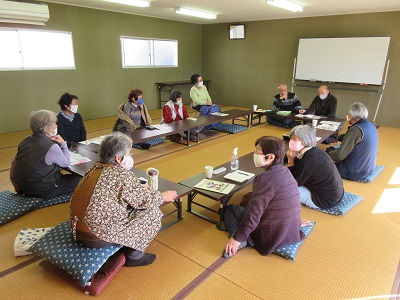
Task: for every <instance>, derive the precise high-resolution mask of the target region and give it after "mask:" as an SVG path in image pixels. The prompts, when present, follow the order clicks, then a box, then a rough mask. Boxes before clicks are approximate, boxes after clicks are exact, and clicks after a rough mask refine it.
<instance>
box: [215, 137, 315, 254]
mask: <svg viewBox="0 0 400 300" xmlns="http://www.w3.org/2000/svg"><path fill="white" fill-rule="evenodd" d="M255 146H256V148H255V150H254V164H255V166H256V167H260V168H263V169H264V170H265V171H264V172H263V173H262V174H260V175H257V176H256V177H255V178H254V182H253V192H252V193H249V194H247V195H245V196H244V198H243V201H242V203H241V206H238V205H233V204H231V205H227V206H226V209H225V213H224V223H225V226H226V228H227V230H228V231H229V233H230V234H231V238H230V239H229V241H228V243H227V245H226V247H225V249H224V251H223V253H222V256H223V257H226V258H227V257H231V256H233V255H235V254H236V252H237V251H238V250H239V249H241V248H243V247H245V246H246V245H250V246H251V247H254V248H255V249H256V250H257V251H258V252H259V253H260V254H261V255H268V254H270V253H271V252H273V251H275V250H276V249H277V248H279V247H281V246H284V245H289V244H293V243H297V242H300V241H301V240H302V239H303V238H304V234H303V233H302V232H301V230H300V226H302V225H303V226H305V225H308V224H310V222H309V221H307V220H303V221H301V220H300V195H299V190H298V188H297V183H296V180H294V178H293V176H292V175H291V174H290V172H289V170H288V169H287V168H285V167H284V166H283V159H284V157H285V142H284V141H283V140H282V139H279V138H277V137H273V136H264V137H261V138H259V139H258V140H257V141H256V143H255ZM243 206H244V207H243Z"/></svg>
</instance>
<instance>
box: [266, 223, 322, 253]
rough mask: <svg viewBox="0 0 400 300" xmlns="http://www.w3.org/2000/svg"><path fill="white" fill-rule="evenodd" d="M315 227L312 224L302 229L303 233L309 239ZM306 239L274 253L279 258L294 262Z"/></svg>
mask: <svg viewBox="0 0 400 300" xmlns="http://www.w3.org/2000/svg"><path fill="white" fill-rule="evenodd" d="M314 226H315V222H312V224H311V225H308V226H304V227H300V230H301V231H303V233H304V234H305V236H306V237H307V236H308V235H309V234H310V232H311V231H312V230H313V229H314ZM306 237H305V238H304V239H303V240H302V241H300V242H298V243H295V244H291V245H287V246H282V247H280V248H278V249H276V250H275V251H274V253H275V254H277V255H279V256H282V257H284V258H287V259H290V260H293V261H294V259H295V258H296V254H297V251H299V248H300V246H301V244H303V242H304V241H305V239H306Z"/></svg>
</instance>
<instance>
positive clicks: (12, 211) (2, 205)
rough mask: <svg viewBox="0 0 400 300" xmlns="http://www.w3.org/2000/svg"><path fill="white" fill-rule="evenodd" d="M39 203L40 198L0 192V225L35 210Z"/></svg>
mask: <svg viewBox="0 0 400 300" xmlns="http://www.w3.org/2000/svg"><path fill="white" fill-rule="evenodd" d="M40 201H42V199H40V198H31V197H25V196H23V195H19V194H16V193H13V192H10V191H2V192H0V225H3V224H5V223H8V222H10V221H11V220H14V219H15V218H17V217H19V216H21V215H23V214H24V213H26V212H28V211H30V210H32V209H35V208H36V205H37V204H38V203H39V202H40Z"/></svg>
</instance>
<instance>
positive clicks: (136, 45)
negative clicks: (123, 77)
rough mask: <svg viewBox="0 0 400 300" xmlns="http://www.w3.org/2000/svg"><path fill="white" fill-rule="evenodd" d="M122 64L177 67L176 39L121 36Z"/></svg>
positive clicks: (126, 65) (127, 65) (129, 65)
mask: <svg viewBox="0 0 400 300" xmlns="http://www.w3.org/2000/svg"><path fill="white" fill-rule="evenodd" d="M121 51H122V66H123V67H124V68H131V67H136V68H138V67H177V66H178V41H176V40H154V39H140V38H128V37H121Z"/></svg>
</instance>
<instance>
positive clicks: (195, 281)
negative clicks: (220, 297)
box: [171, 257, 227, 300]
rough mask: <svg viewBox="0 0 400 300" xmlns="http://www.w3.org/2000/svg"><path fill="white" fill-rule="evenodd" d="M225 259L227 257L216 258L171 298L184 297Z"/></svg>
mask: <svg viewBox="0 0 400 300" xmlns="http://www.w3.org/2000/svg"><path fill="white" fill-rule="evenodd" d="M226 261H227V259H226V258H223V257H220V258H219V259H217V260H216V261H215V262H214V263H213V264H212V265H211V266H209V267H208V268H207V269H205V270H204V271H203V272H202V273H201V274H200V275H199V276H197V277H196V278H195V279H193V280H192V281H191V282H190V283H189V284H188V285H187V286H185V287H184V288H183V289H182V290H181V291H180V292H179V293H178V294H176V295H175V296H174V297H172V298H171V300H181V299H184V298H185V297H186V296H187V295H189V294H190V293H191V292H192V291H193V290H194V289H195V288H197V287H198V286H199V285H200V284H201V283H202V282H203V281H204V280H206V279H207V278H208V277H209V276H210V275H211V274H212V273H214V271H215V270H216V269H218V268H219V267H220V266H221V265H222V264H223V263H224V262H226Z"/></svg>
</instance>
